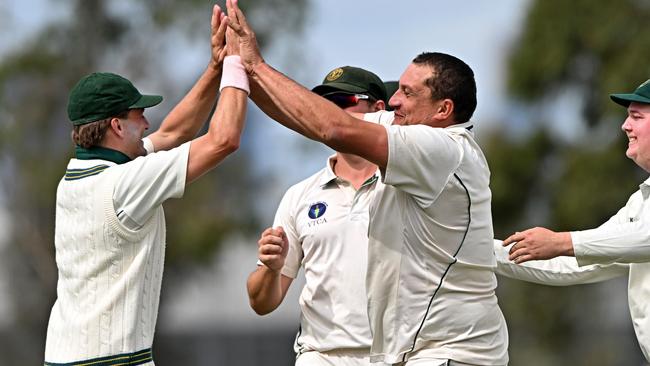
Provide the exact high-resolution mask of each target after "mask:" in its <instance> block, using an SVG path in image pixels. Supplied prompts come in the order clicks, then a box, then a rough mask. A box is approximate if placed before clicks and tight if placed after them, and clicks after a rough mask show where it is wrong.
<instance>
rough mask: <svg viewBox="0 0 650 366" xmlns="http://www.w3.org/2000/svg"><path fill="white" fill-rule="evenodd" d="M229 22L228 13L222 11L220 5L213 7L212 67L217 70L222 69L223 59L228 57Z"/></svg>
mask: <svg viewBox="0 0 650 366" xmlns="http://www.w3.org/2000/svg"><path fill="white" fill-rule="evenodd" d="M227 23H228V22H227V20H226V14H224V13H223V12H222V11H221V8H220V7H219V5H215V6H214V7H213V8H212V20H211V21H210V29H211V35H210V46H211V51H212V52H211V53H212V58H211V59H210V67H212V68H213V69H215V70H220V69H221V66H222V64H223V59H224V58H225V57H226V42H225V40H226V29H227Z"/></svg>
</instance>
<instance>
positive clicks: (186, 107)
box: [148, 5, 226, 151]
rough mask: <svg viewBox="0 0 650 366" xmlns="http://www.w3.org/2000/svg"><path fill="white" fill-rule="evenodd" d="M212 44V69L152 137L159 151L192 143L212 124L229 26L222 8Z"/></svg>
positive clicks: (214, 14)
mask: <svg viewBox="0 0 650 366" xmlns="http://www.w3.org/2000/svg"><path fill="white" fill-rule="evenodd" d="M211 29H212V30H211V37H210V43H211V48H212V53H211V55H212V56H211V58H210V62H209V64H208V67H207V68H206V70H205V71H204V72H203V74H202V75H201V76H200V77H199V79H198V80H197V82H196V83H195V84H194V86H193V87H192V89H191V90H190V91H189V92H188V93H187V95H185V97H183V99H182V100H181V101H180V102H179V103H178V104H177V105H176V106H175V107H174V109H172V111H171V112H170V113H169V114H168V115H167V117H165V119H164V120H163V122H162V123H161V125H160V128H159V129H158V130H157V131H156V132H154V133H152V134H150V135H149V136H148V137H149V139H151V142H152V143H153V146H154V150H155V151H161V150H168V149H171V148H174V147H176V146H179V145H181V144H182V143H184V142H187V141H190V140H191V139H193V138H194V137H195V136H196V134H197V133H198V131H199V129H200V128H201V126H203V124H204V123H205V122H206V121H207V120H208V118H209V116H210V111H211V110H212V107H214V103H215V101H216V99H217V92H218V90H219V81H220V80H221V72H222V70H221V67H222V64H223V59H224V57H225V53H226V52H225V47H224V37H225V30H226V22H225V21H224V14H223V13H222V12H221V9H220V8H219V6H217V5H215V6H214V8H213V12H212V21H211Z"/></svg>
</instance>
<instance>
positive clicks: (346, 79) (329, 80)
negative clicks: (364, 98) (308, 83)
mask: <svg viewBox="0 0 650 366" xmlns="http://www.w3.org/2000/svg"><path fill="white" fill-rule="evenodd" d="M312 91H313V92H314V93H316V94H318V95H326V94H331V93H349V94H366V95H369V96H371V97H373V98H375V99H376V100H383V101H384V102H386V87H384V83H383V82H382V81H381V79H380V78H379V76H377V75H375V74H374V73H372V72H370V71H368V70H364V69H362V68H359V67H353V66H343V67H337V68H336V69H334V70H332V71H330V72H329V73H328V74H327V76H325V79H323V83H322V84H320V85H317V86H315V87H314V88H313V89H312Z"/></svg>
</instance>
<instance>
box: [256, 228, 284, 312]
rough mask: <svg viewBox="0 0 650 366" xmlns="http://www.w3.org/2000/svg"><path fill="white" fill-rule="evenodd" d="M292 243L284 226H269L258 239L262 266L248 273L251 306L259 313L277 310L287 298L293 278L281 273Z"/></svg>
mask: <svg viewBox="0 0 650 366" xmlns="http://www.w3.org/2000/svg"><path fill="white" fill-rule="evenodd" d="M288 250H289V243H288V240H287V236H286V234H285V232H284V230H283V229H282V227H277V228H268V229H266V230H264V232H263V233H262V235H261V237H260V240H259V241H258V257H259V260H260V262H262V265H259V266H257V269H256V270H255V271H254V272H253V273H251V274H250V275H249V276H248V281H247V282H246V288H247V290H248V299H249V302H250V305H251V308H253V310H255V312H256V313H257V314H259V315H264V314H268V313H270V312H272V311H273V310H275V309H276V308H277V307H278V306H279V305H280V304H281V303H282V300H284V297H285V296H286V294H287V291H288V290H289V286H290V285H291V282H292V281H293V279H292V278H290V277H287V276H284V275H282V274H281V272H280V271H281V270H282V267H284V262H285V259H286V257H287V253H288Z"/></svg>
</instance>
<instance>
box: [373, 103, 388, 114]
mask: <svg viewBox="0 0 650 366" xmlns="http://www.w3.org/2000/svg"><path fill="white" fill-rule="evenodd" d="M385 109H386V103H385V102H384V101H383V100H378V101H376V102H375V104H374V105H373V112H377V111H383V110H385Z"/></svg>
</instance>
